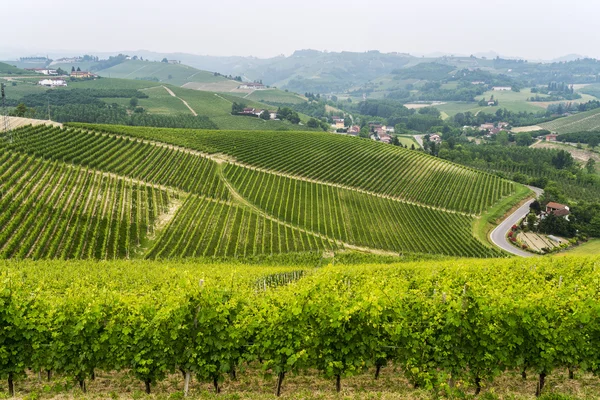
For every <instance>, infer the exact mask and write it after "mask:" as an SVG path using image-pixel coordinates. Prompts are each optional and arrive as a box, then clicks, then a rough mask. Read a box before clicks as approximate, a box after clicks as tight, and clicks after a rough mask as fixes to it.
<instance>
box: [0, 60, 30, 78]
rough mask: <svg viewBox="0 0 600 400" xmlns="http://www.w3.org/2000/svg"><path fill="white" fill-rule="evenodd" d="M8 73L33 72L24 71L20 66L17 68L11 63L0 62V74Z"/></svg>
mask: <svg viewBox="0 0 600 400" xmlns="http://www.w3.org/2000/svg"><path fill="white" fill-rule="evenodd" d="M10 75H34V73H33V72H30V71H25V70H24V69H21V68H17V67H15V66H14V65H12V64H6V63H3V62H0V76H10Z"/></svg>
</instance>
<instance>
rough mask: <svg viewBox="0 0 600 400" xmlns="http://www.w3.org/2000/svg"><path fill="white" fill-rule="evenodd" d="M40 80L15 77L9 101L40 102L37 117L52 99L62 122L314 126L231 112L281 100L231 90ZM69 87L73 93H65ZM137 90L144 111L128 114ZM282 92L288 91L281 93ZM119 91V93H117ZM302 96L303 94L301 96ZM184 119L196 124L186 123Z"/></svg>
mask: <svg viewBox="0 0 600 400" xmlns="http://www.w3.org/2000/svg"><path fill="white" fill-rule="evenodd" d="M37 82H38V78H36V79H29V78H27V79H25V78H24V79H14V80H13V81H11V84H10V85H9V86H8V87H7V88H6V96H7V98H8V99H10V100H12V103H11V104H9V105H12V106H16V105H17V104H18V103H19V102H23V103H24V104H25V105H26V106H28V107H33V108H37V109H36V115H34V116H33V117H34V118H38V119H47V118H48V107H47V106H46V104H49V105H50V113H51V117H52V119H54V120H57V121H60V122H68V121H78V122H98V123H121V124H130V123H131V124H133V125H150V126H169V127H194V128H205V129H209V128H211V129H212V128H218V129H226V130H231V129H246V130H310V128H308V127H306V125H305V124H303V125H294V124H291V123H290V122H288V121H265V120H262V119H260V118H255V117H246V116H239V115H231V107H232V104H233V102H237V103H240V104H243V105H244V106H247V107H252V108H256V109H262V110H273V111H275V110H277V105H268V104H265V103H261V102H258V101H256V100H253V99H252V98H243V97H244V96H241V95H240V96H234V95H233V94H232V93H227V94H225V93H214V92H207V91H201V90H192V89H186V88H180V87H177V86H173V85H170V84H164V83H160V82H154V81H145V80H135V79H116V78H100V79H94V80H83V81H69V82H68V86H67V87H60V88H56V89H52V90H49V89H48V88H46V87H43V86H39V85H37ZM74 91H75V92H74ZM132 91H133V92H132ZM64 92H67V93H73V95H72V96H61V93H64ZM261 92H262V91H261ZM265 92H269V93H272V96H270V97H269V98H268V100H269V99H270V100H272V99H278V100H284V101H285V102H286V103H288V102H292V101H293V100H290V99H295V100H297V99H300V98H299V97H297V96H296V95H294V94H291V93H285V92H282V91H274V92H271V91H270V90H266V91H265ZM75 93H77V96H75ZM132 93H133V94H135V96H137V97H138V103H137V105H138V106H139V107H141V109H142V110H143V113H141V114H137V113H134V114H133V115H129V114H128V113H129V111H128V110H129V108H130V100H131V96H132ZM279 93H283V94H284V96H278V94H279ZM117 95H119V97H116V96H117ZM82 96H83V97H82ZM90 96H91V97H90ZM248 97H250V96H248ZM82 100H85V101H86V102H87V103H86V104H87V106H84V105H83V104H81V103H80V102H81V101H82ZM300 101H304V100H302V99H300ZM90 105H94V107H90ZM113 105H117V106H119V107H118V109H116V110H115V108H114V107H113ZM111 107H112V108H111ZM195 114H196V115H198V118H208V119H209V121H207V122H206V124H205V125H200V126H198V125H194V124H193V123H194V121H192V120H190V119H191V118H197V117H195V116H194V115H195ZM133 118H135V119H136V121H137V120H138V119H139V120H140V121H139V122H140V123H137V122H136V123H132V122H131V121H129V120H131V119H133ZM300 119H301V121H302V122H303V123H305V122H306V121H308V119H309V117H308V116H306V115H302V114H300ZM113 121H114V122H113ZM184 123H185V124H187V123H190V124H191V125H184ZM161 124H162V125H161Z"/></svg>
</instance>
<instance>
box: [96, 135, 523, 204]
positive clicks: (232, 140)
mask: <svg viewBox="0 0 600 400" xmlns="http://www.w3.org/2000/svg"><path fill="white" fill-rule="evenodd" d="M97 128H98V129H102V130H105V131H109V132H115V133H121V134H126V135H130V136H137V137H141V138H145V139H149V140H157V141H162V142H166V143H171V144H174V145H180V146H185V147H188V148H191V149H195V150H198V151H203V152H207V153H224V154H227V155H229V156H231V157H234V158H235V159H236V160H237V161H239V162H241V163H245V164H249V165H253V166H255V167H260V168H264V169H267V170H272V171H278V172H282V173H285V174H290V175H294V176H298V177H303V178H310V179H314V180H319V181H323V182H327V183H334V184H339V185H344V186H348V187H352V188H358V189H363V190H366V191H370V192H374V193H377V194H384V195H387V196H391V197H396V198H399V199H402V200H406V201H410V202H417V203H422V204H426V205H430V206H434V207H439V208H445V209H449V210H455V211H460V212H465V213H469V214H480V213H481V212H483V211H485V210H486V209H487V208H489V207H490V206H492V205H493V204H495V203H496V202H497V201H498V200H500V199H501V198H503V197H505V196H507V195H509V194H511V193H513V192H514V186H513V184H512V183H511V182H509V181H506V180H503V179H500V178H498V177H496V176H493V175H488V174H483V173H480V172H478V171H476V170H473V169H469V168H465V167H462V166H459V165H456V164H453V163H450V162H447V161H444V160H440V159H439V158H435V157H430V156H428V155H426V154H424V153H421V152H417V151H411V150H407V149H401V148H398V147H395V146H386V145H383V144H381V143H376V142H374V141H372V140H359V139H356V138H351V137H347V136H342V135H330V134H327V133H317V132H286V133H285V134H282V133H279V132H244V131H235V132H234V131H228V132H220V131H199V130H181V129H160V128H143V129H139V128H134V127H118V126H116V127H115V126H97Z"/></svg>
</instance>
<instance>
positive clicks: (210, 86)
mask: <svg viewBox="0 0 600 400" xmlns="http://www.w3.org/2000/svg"><path fill="white" fill-rule="evenodd" d="M97 73H98V75H100V76H104V77H110V78H121V79H142V80H150V81H157V82H161V83H168V84H171V85H176V86H185V85H187V84H200V85H198V86H194V87H191V89H202V90H212V91H223V92H227V91H229V90H232V89H235V88H237V87H238V86H239V82H236V81H233V80H231V79H227V78H225V77H222V76H215V74H214V73H212V72H208V71H203V70H199V69H196V68H193V67H190V66H188V65H184V64H169V63H163V62H152V61H140V60H128V61H124V62H122V63H120V64H117V65H115V66H113V67H110V68H107V69H103V70H100V71H98V72H97Z"/></svg>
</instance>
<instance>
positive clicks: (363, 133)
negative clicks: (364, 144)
mask: <svg viewBox="0 0 600 400" xmlns="http://www.w3.org/2000/svg"><path fill="white" fill-rule="evenodd" d="M369 134H370V132H369V127H368V126H366V125H365V126H363V127H362V128H361V129H360V133H359V134H358V136H360V137H361V138H365V139H368V138H369Z"/></svg>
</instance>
